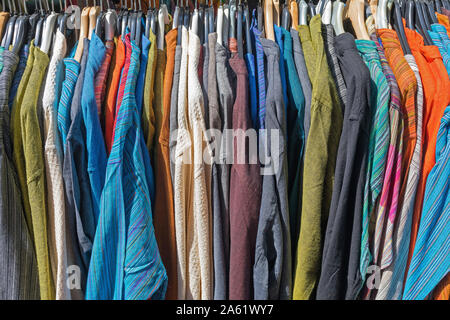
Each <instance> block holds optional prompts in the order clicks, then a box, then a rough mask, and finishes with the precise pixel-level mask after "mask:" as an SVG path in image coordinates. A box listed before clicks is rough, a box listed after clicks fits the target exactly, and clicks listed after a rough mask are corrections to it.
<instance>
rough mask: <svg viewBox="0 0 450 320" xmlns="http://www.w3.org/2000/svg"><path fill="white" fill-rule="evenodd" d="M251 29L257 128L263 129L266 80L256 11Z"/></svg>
mask: <svg viewBox="0 0 450 320" xmlns="http://www.w3.org/2000/svg"><path fill="white" fill-rule="evenodd" d="M252 14H253V18H252V20H253V22H252V24H253V27H252V33H253V37H254V38H255V52H256V71H257V83H258V115H259V116H258V117H259V126H258V127H259V128H261V129H264V119H265V117H266V78H265V72H264V49H263V47H262V44H261V35H262V32H261V31H259V30H258V27H257V25H256V22H255V21H256V16H255V15H256V10H255V9H254V10H253V13H252Z"/></svg>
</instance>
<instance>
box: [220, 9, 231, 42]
mask: <svg viewBox="0 0 450 320" xmlns="http://www.w3.org/2000/svg"><path fill="white" fill-rule="evenodd" d="M222 24H223V27H222V30H223V35H222V41H223V46H224V47H225V48H228V36H229V32H230V6H229V4H228V3H225V4H224V5H223V22H222Z"/></svg>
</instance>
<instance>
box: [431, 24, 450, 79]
mask: <svg viewBox="0 0 450 320" xmlns="http://www.w3.org/2000/svg"><path fill="white" fill-rule="evenodd" d="M428 34H429V35H430V37H431V41H433V44H434V45H435V46H437V47H438V49H439V52H440V54H441V56H442V60H443V61H444V65H445V68H446V69H447V73H448V75H449V77H450V52H449V51H450V40H449V38H448V35H447V32H446V29H445V27H444V26H443V25H441V24H437V23H435V24H432V25H431V31H428Z"/></svg>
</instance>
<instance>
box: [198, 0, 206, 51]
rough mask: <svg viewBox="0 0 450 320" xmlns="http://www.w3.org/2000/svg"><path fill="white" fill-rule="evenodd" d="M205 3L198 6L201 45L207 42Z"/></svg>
mask: <svg viewBox="0 0 450 320" xmlns="http://www.w3.org/2000/svg"><path fill="white" fill-rule="evenodd" d="M204 9H205V8H204V6H203V4H200V5H199V6H198V37H199V38H200V45H201V46H203V44H204V43H205V38H204V36H205V23H204V22H205V21H204V19H205V10H204Z"/></svg>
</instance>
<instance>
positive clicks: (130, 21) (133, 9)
mask: <svg viewBox="0 0 450 320" xmlns="http://www.w3.org/2000/svg"><path fill="white" fill-rule="evenodd" d="M136 13H137V9H136V0H131V10H130V14H129V18H128V28H130V39H131V40H136V18H137V17H136Z"/></svg>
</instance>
